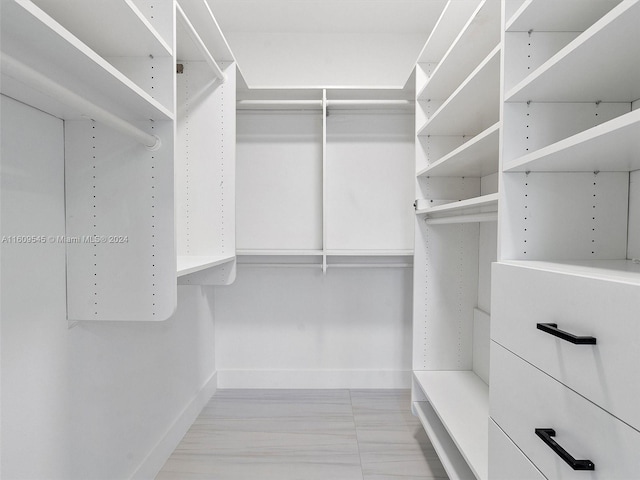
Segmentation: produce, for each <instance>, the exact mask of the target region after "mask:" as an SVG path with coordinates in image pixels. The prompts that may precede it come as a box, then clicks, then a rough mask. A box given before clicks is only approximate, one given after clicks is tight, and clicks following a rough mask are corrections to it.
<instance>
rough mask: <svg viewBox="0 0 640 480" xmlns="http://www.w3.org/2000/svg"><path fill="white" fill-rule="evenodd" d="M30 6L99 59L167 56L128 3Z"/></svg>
mask: <svg viewBox="0 0 640 480" xmlns="http://www.w3.org/2000/svg"><path fill="white" fill-rule="evenodd" d="M18 2H19V3H21V4H23V5H26V4H27V3H30V2H29V0H18ZM32 2H33V3H34V4H35V5H37V6H38V7H39V8H40V9H42V10H43V11H44V12H46V13H47V15H50V16H51V17H52V18H54V19H55V20H56V21H57V22H58V23H60V25H62V26H63V27H64V28H66V29H67V30H69V31H70V32H73V34H74V35H75V36H76V37H78V39H79V40H80V41H82V42H83V43H85V44H86V45H88V46H89V47H90V48H91V49H93V50H94V51H95V52H97V53H98V54H99V55H101V56H102V57H146V56H148V55H153V56H159V57H166V56H171V51H172V49H171V47H170V46H169V44H168V43H167V42H166V41H165V40H164V39H163V38H162V37H161V36H160V34H159V33H158V32H157V31H156V30H155V28H154V27H153V26H152V25H151V24H150V23H149V21H148V20H147V19H146V18H145V17H144V15H142V13H141V12H140V10H139V9H138V8H137V7H136V5H135V4H134V3H133V2H132V1H131V0H112V1H109V2H90V1H89V2H88V1H87V0H65V1H64V2H61V1H60V0H32ZM106 25H108V28H105V26H106Z"/></svg>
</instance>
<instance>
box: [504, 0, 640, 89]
mask: <svg viewBox="0 0 640 480" xmlns="http://www.w3.org/2000/svg"><path fill="white" fill-rule="evenodd" d="M639 12H640V3H638V2H637V1H625V2H622V3H621V4H620V5H618V6H617V7H615V8H614V9H613V10H611V11H610V12H609V13H607V14H606V15H605V16H604V17H602V18H601V19H600V20H598V21H597V22H596V23H595V24H593V26H591V27H590V28H589V29H587V30H586V31H585V32H584V33H583V34H582V35H580V36H579V37H578V38H576V39H575V40H574V41H572V42H571V43H570V44H569V45H567V46H566V47H565V48H563V49H562V50H561V51H560V52H558V53H557V54H556V55H554V56H553V57H552V58H551V59H549V60H548V61H547V62H546V63H544V64H543V65H542V66H541V67H540V68H538V69H537V70H536V71H534V72H533V73H531V74H530V75H529V76H528V77H527V78H525V79H524V80H523V81H521V82H520V83H519V84H518V85H516V86H515V87H513V88H512V89H511V90H510V91H508V92H506V94H505V101H507V102H527V101H534V102H535V101H546V102H595V101H603V102H633V101H634V100H637V99H638V98H640V62H638V61H637V60H638V58H640V28H638V15H639ZM619 45H625V48H619Z"/></svg>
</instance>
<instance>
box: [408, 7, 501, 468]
mask: <svg viewBox="0 0 640 480" xmlns="http://www.w3.org/2000/svg"><path fill="white" fill-rule="evenodd" d="M467 15H469V13H467ZM460 20H461V19H458V22H459V25H460V28H461V30H460V31H459V33H458V34H457V36H456V37H455V40H454V41H453V43H452V45H451V47H450V48H449V50H448V51H447V52H445V53H444V54H443V55H442V58H441V59H439V61H438V62H437V63H436V64H435V65H434V64H432V63H423V64H420V63H419V64H418V66H417V72H416V80H417V84H416V91H417V92H418V95H417V98H416V142H415V143H416V147H415V148H416V151H415V153H416V155H415V157H416V165H415V172H416V173H415V174H416V198H417V200H416V202H415V207H416V209H415V214H416V215H415V217H416V230H415V255H414V312H413V322H414V326H413V339H414V340H413V372H414V382H413V389H412V394H413V401H414V404H413V405H414V412H415V413H417V415H418V416H419V417H420V419H421V421H422V423H423V425H424V427H425V430H426V432H427V434H428V435H429V437H430V439H431V441H432V442H433V444H434V446H436V450H437V452H438V455H439V456H440V459H441V460H442V462H443V465H444V467H445V469H446V471H447V474H448V475H449V477H450V478H452V479H463V478H464V479H474V478H477V479H486V478H488V466H487V465H488V442H489V440H488V418H489V408H488V405H489V393H488V392H489V387H488V385H487V383H488V372H489V365H488V351H489V322H490V317H489V314H488V312H489V310H490V288H489V285H490V272H489V270H490V264H491V262H492V261H493V260H495V252H496V251H497V245H496V238H497V232H496V221H497V219H498V213H497V212H498V199H499V194H498V193H497V192H498V182H497V175H498V171H499V145H500V135H501V125H502V124H501V115H500V61H501V46H500V2H497V1H494V0H487V1H483V2H480V3H475V5H474V8H473V10H472V13H471V16H470V17H468V16H467V18H466V19H465V21H460ZM433 35H435V32H434V34H433Z"/></svg>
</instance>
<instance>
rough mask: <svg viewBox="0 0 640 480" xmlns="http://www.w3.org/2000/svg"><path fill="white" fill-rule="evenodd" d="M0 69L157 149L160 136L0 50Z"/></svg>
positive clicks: (87, 115) (82, 113) (150, 148)
mask: <svg viewBox="0 0 640 480" xmlns="http://www.w3.org/2000/svg"><path fill="white" fill-rule="evenodd" d="M0 68H1V69H2V73H3V74H4V75H8V76H9V77H12V78H14V79H16V80H18V81H19V82H22V83H25V84H27V85H29V86H30V87H31V88H33V89H35V90H38V91H39V92H41V93H44V94H45V95H48V96H50V97H53V98H56V99H58V100H60V101H61V102H62V103H64V104H65V105H68V106H70V107H71V108H73V109H75V110H78V111H79V112H80V114H81V115H83V116H86V117H87V118H90V119H92V120H95V121H97V122H100V123H103V124H104V125H107V126H109V127H111V128H113V129H114V130H117V131H118V132H121V133H124V134H125V135H128V136H130V137H133V138H135V139H136V140H137V141H139V142H140V143H142V144H143V145H144V146H145V147H146V148H147V149H148V150H152V151H154V150H157V149H159V148H160V139H159V138H158V137H156V136H155V135H151V134H149V133H147V132H145V131H143V130H141V129H139V128H138V127H136V126H134V125H132V124H131V123H129V122H127V121H125V120H123V119H122V118H120V117H118V116H116V115H114V114H113V113H111V112H108V111H106V110H104V109H103V108H101V107H98V106H97V105H95V104H93V103H91V102H90V101H89V100H87V99H85V98H83V97H81V96H80V95H78V94H77V93H75V92H72V91H71V90H69V89H67V88H65V87H63V86H62V85H59V84H57V83H55V82H54V81H53V80H51V79H50V78H48V77H46V76H45V75H42V74H41V73H39V72H37V71H35V70H34V69H32V68H31V67H28V66H26V65H24V64H23V63H21V62H19V61H18V60H16V59H15V58H13V57H11V56H9V55H6V54H4V53H2V54H1V62H0Z"/></svg>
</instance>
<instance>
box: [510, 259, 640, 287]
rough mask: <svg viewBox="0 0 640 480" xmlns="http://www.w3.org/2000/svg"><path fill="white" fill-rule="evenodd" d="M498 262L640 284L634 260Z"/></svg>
mask: <svg viewBox="0 0 640 480" xmlns="http://www.w3.org/2000/svg"><path fill="white" fill-rule="evenodd" d="M500 263H504V264H507V265H515V266H518V267H524V268H532V269H535V270H546V271H551V272H558V273H564V274H567V275H575V276H578V277H586V278H597V279H604V280H608V281H614V282H620V283H628V284H631V285H640V263H638V262H637V261H634V260H582V261H580V260H575V261H564V262H562V261H557V262H545V261H533V260H502V261H501V262H500Z"/></svg>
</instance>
